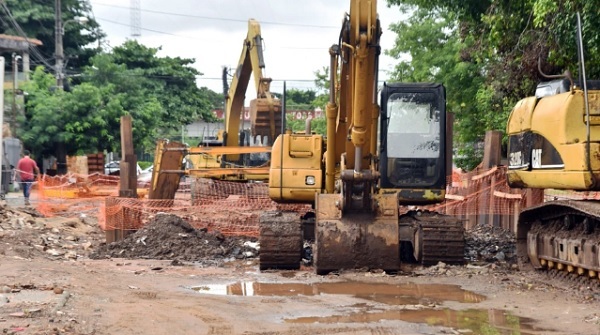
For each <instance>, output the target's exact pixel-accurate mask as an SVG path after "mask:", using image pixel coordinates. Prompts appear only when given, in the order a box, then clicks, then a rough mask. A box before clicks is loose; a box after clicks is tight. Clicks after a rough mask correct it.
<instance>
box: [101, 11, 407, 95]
mask: <svg viewBox="0 0 600 335" xmlns="http://www.w3.org/2000/svg"><path fill="white" fill-rule="evenodd" d="M139 1H140V9H141V10H140V12H139V14H140V21H141V36H139V37H137V38H136V39H137V40H138V41H139V42H140V43H142V44H144V45H146V46H149V47H162V51H161V52H160V53H159V55H161V56H171V57H183V58H194V59H195V60H196V63H195V64H194V66H195V67H196V68H197V69H198V70H199V71H200V72H202V73H203V76H201V77H199V78H198V85H199V86H206V87H208V88H210V89H212V90H214V91H216V92H221V91H222V87H223V86H222V81H221V71H222V67H223V66H227V67H230V68H235V67H236V65H237V62H238V60H239V57H240V54H241V51H242V43H243V40H244V38H245V37H246V34H247V31H248V19H249V18H254V19H256V20H257V21H258V22H259V23H260V25H261V32H262V37H263V40H264V44H265V50H264V56H265V64H266V70H265V73H264V75H265V76H267V77H271V78H273V80H274V81H273V83H272V84H271V91H273V92H282V87H283V84H282V83H283V81H284V80H285V81H287V87H288V88H298V89H307V88H313V87H314V84H313V81H314V79H315V75H314V72H315V71H317V70H319V69H322V68H323V67H324V66H327V65H328V64H329V54H328V49H329V47H330V46H331V45H332V44H334V43H336V42H337V39H338V35H339V31H340V28H341V22H342V19H343V15H344V13H345V12H347V11H349V10H350V1H349V0H301V1H298V0H170V1H164V0H139ZM90 2H91V4H92V8H93V13H94V16H95V18H96V20H97V21H98V22H99V23H100V25H101V28H102V30H103V31H104V32H105V33H106V34H107V42H108V44H109V45H110V46H112V47H114V46H118V45H121V44H122V43H123V42H124V41H125V40H127V39H131V38H133V37H132V36H131V34H132V31H131V18H132V16H131V11H130V1H126V0H91V1H90ZM377 6H378V13H379V18H380V20H381V24H382V27H383V35H382V40H381V45H382V48H383V49H384V50H386V49H390V48H391V47H392V46H393V42H394V38H395V34H394V33H392V32H390V31H389V30H388V26H389V24H390V23H392V22H395V21H399V20H400V12H399V10H398V8H397V7H392V8H387V2H386V1H385V0H379V1H378V4H377ZM393 63H394V61H393V60H392V59H390V58H389V57H387V56H385V55H383V54H382V55H381V56H380V73H379V79H380V80H381V81H383V80H385V79H387V70H390V69H391V68H392V64H393ZM253 92H254V85H252V83H251V85H250V86H249V87H248V92H247V94H246V97H247V99H248V98H249V99H252V98H254V97H255V95H254V93H253Z"/></svg>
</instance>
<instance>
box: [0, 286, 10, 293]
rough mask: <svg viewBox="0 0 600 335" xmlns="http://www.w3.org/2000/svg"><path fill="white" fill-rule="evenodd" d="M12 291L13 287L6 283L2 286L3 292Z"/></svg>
mask: <svg viewBox="0 0 600 335" xmlns="http://www.w3.org/2000/svg"><path fill="white" fill-rule="evenodd" d="M10 292H11V288H10V287H8V286H6V285H4V286H2V293H10Z"/></svg>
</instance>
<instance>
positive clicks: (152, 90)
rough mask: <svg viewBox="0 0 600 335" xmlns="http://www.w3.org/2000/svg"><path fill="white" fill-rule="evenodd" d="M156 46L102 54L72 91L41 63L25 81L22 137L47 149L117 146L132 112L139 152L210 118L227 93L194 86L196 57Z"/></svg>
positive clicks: (92, 149) (84, 149)
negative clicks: (172, 54) (164, 52)
mask: <svg viewBox="0 0 600 335" xmlns="http://www.w3.org/2000/svg"><path fill="white" fill-rule="evenodd" d="M156 51H157V50H156V49H152V48H147V47H145V46H143V45H140V44H138V43H137V42H126V43H125V44H124V45H123V46H120V47H117V48H115V49H114V52H113V53H101V54H98V55H96V56H94V57H93V58H91V66H87V67H84V72H83V73H82V75H81V77H80V78H81V79H80V83H79V84H78V85H74V86H73V88H72V89H71V90H70V91H62V90H57V89H55V88H54V87H53V86H54V78H53V76H52V75H50V74H47V73H44V71H43V68H38V69H36V71H35V72H34V75H33V77H32V81H31V82H29V83H27V84H26V85H25V86H23V88H24V90H25V91H26V92H27V93H28V102H27V112H26V114H25V116H24V118H23V119H22V120H21V122H22V123H23V125H24V127H22V130H21V132H20V133H19V134H18V135H20V136H21V137H22V139H23V141H24V142H25V145H26V146H27V147H30V148H32V149H34V150H35V151H36V152H41V153H42V154H49V153H57V157H58V158H59V162H64V160H62V159H61V157H64V155H67V154H77V153H86V152H96V151H103V150H107V151H119V150H118V148H119V147H120V135H119V134H120V118H121V116H123V115H131V116H132V119H133V137H134V140H135V146H136V151H138V152H139V151H142V150H141V149H142V148H148V147H153V146H154V143H155V140H156V138H157V137H159V136H161V135H164V134H165V133H166V132H168V130H169V129H180V127H181V126H182V125H185V124H186V123H191V122H192V121H195V120H197V119H198V118H204V119H205V120H212V118H213V116H212V114H211V113H210V112H211V110H212V108H213V107H214V106H213V104H214V103H216V102H217V101H222V99H223V97H222V95H220V94H218V93H215V92H212V91H210V90H208V89H206V88H203V89H199V88H198V87H197V86H196V84H195V77H196V75H197V71H196V70H195V69H193V68H191V67H190V66H189V64H191V62H192V61H191V60H187V59H180V58H169V57H162V58H161V57H157V56H156Z"/></svg>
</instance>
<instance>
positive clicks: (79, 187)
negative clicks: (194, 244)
mask: <svg viewBox="0 0 600 335" xmlns="http://www.w3.org/2000/svg"><path fill="white" fill-rule="evenodd" d="M187 180H190V181H185V180H184V181H182V182H181V183H180V185H179V189H178V191H177V193H176V196H175V199H173V200H148V199H144V198H139V199H131V198H119V197H117V195H118V192H119V179H118V177H116V176H105V175H100V174H93V175H87V176H85V175H75V174H70V175H65V176H57V177H48V176H44V177H43V178H42V179H40V180H38V181H37V183H36V184H35V186H34V190H33V194H32V198H33V200H34V201H33V203H34V204H35V205H36V207H37V209H38V210H39V211H40V212H41V213H42V214H44V215H46V216H54V215H60V216H80V215H82V214H85V215H88V216H96V217H97V218H98V222H99V224H100V226H101V227H102V229H104V230H137V229H140V228H141V227H143V226H144V225H145V224H146V223H147V222H149V221H150V220H151V219H152V217H153V216H154V215H156V214H157V213H160V212H164V213H172V214H176V215H178V216H181V217H182V218H184V219H186V220H187V221H189V223H190V224H191V225H192V226H194V227H196V228H206V229H209V230H219V231H221V232H222V233H223V234H225V235H246V236H257V235H258V216H259V214H260V213H261V212H262V211H267V210H290V211H296V212H298V213H299V214H300V215H302V214H304V213H306V212H307V211H309V210H311V206H310V205H307V204H278V203H276V202H274V201H272V200H271V199H270V198H269V197H268V186H267V184H265V183H235V182H227V181H216V180H210V179H187ZM138 186H139V187H144V186H147V184H142V183H140V184H139V185H138ZM138 191H139V192H138V193H139V194H144V192H143V190H142V189H138ZM554 199H600V193H599V192H574V191H556V190H546V192H545V194H544V192H541V191H535V190H528V189H511V188H510V187H508V184H507V182H506V170H505V168H504V167H495V168H492V169H490V170H478V171H473V172H469V173H453V175H452V181H451V183H450V184H449V185H448V188H447V192H446V200H445V201H444V202H442V203H440V204H435V205H430V206H425V207H423V208H424V209H428V210H432V211H436V212H440V213H444V214H448V215H453V216H457V217H461V218H465V220H468V221H473V220H475V221H473V222H471V223H470V224H467V227H469V226H473V225H475V224H478V223H481V219H485V217H493V216H501V217H504V218H509V219H507V220H508V221H506V222H505V223H502V224H503V225H507V226H508V227H507V228H511V229H512V227H514V218H515V217H517V216H518V212H519V211H520V210H522V209H523V208H526V207H528V206H531V205H535V204H537V203H540V202H542V201H545V200H546V201H547V200H554ZM405 210H407V208H402V211H405ZM502 220H503V219H502ZM502 220H501V221H502ZM511 220H512V221H511Z"/></svg>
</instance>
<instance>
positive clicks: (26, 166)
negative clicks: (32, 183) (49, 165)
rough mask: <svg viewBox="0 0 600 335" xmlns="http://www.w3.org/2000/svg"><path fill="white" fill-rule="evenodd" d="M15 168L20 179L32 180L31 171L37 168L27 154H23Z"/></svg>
mask: <svg viewBox="0 0 600 335" xmlns="http://www.w3.org/2000/svg"><path fill="white" fill-rule="evenodd" d="M17 170H18V171H19V173H20V175H21V180H33V179H34V175H33V171H34V170H37V164H36V163H35V161H34V160H33V159H31V158H29V156H25V157H23V158H21V159H20V160H19V163H17Z"/></svg>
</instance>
